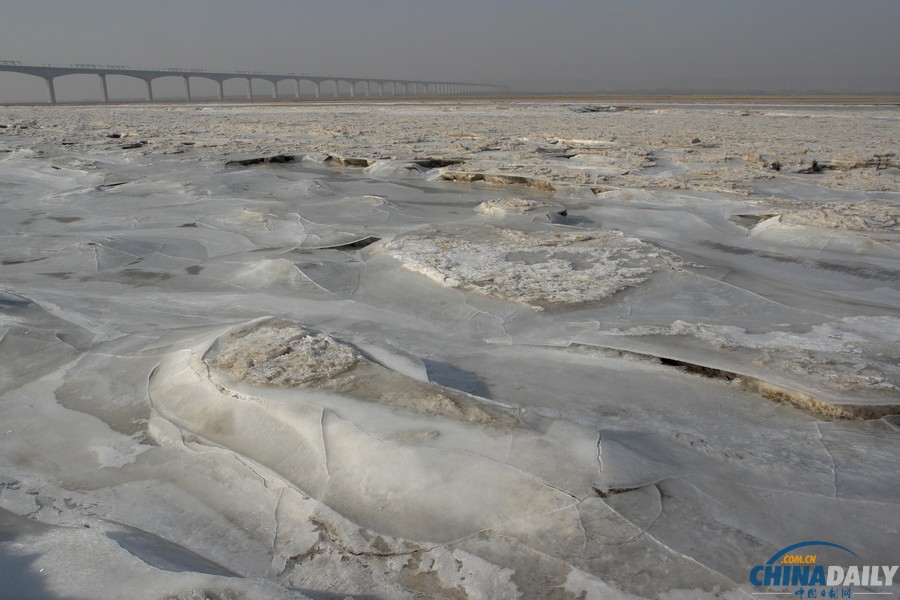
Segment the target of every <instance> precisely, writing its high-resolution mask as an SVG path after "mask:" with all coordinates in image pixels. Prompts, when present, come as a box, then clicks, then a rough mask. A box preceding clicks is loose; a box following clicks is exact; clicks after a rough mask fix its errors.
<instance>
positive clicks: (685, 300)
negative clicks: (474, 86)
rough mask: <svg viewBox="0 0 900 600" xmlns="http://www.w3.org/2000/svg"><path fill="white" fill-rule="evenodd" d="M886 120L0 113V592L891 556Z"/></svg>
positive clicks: (350, 108)
mask: <svg viewBox="0 0 900 600" xmlns="http://www.w3.org/2000/svg"><path fill="white" fill-rule="evenodd" d="M898 140H900V111H898V110H897V109H896V108H866V107H772V106H755V107H754V106H750V107H733V106H703V107H699V106H680V107H679V106H650V105H638V106H631V107H619V109H618V110H615V109H612V108H609V107H598V106H589V105H584V104H561V103H545V104H541V103H534V104H528V103H468V104H466V103H461V104H439V103H433V104H377V105H366V104H342V105H325V104H322V105H316V104H308V105H271V106H262V105H253V106H240V105H231V106H228V105H209V106H204V105H190V106H155V107H138V106H131V107H102V108H100V107H93V108H92V107H82V108H79V107H55V108H38V107H33V108H29V107H20V108H16V107H7V108H2V109H0V263H2V264H0V575H2V577H0V581H2V583H0V586H2V587H0V596H2V597H4V598H5V597H10V598H167V599H168V598H171V599H185V600H187V599H194V598H213V599H222V600H225V599H228V600H231V599H238V598H321V599H328V600H330V599H338V598H344V597H351V598H385V599H393V598H398V599H399V598H454V599H459V598H473V599H474V598H489V599H494V598H519V597H523V598H559V599H564V598H572V599H578V598H584V599H587V600H589V599H594V598H598V599H599V598H603V599H606V598H610V599H618V598H622V599H637V598H649V599H656V598H666V599H676V600H678V599H683V600H693V599H698V600H702V599H705V598H735V599H736V598H750V597H752V596H751V594H753V593H755V592H784V593H786V594H790V595H793V593H794V591H795V590H797V589H798V586H778V585H772V586H767V587H759V586H754V585H752V582H751V579H750V572H751V569H752V568H753V567H754V566H756V565H762V564H764V562H765V561H766V560H767V559H768V558H769V557H770V556H772V555H774V554H776V553H777V552H778V551H779V550H780V549H782V548H784V547H787V546H790V545H792V544H795V543H799V542H803V541H808V540H816V541H829V542H831V543H835V544H839V545H841V546H843V547H846V548H848V549H850V550H852V551H854V552H855V553H856V555H857V556H858V560H857V562H856V563H854V564H862V565H897V564H898V560H900V553H898V549H900V546H898V541H897V540H898V539H900V537H898V536H900V531H898V527H900V430H898V429H900V420H898V417H896V416H895V415H896V414H897V413H898V412H900V159H898V153H900V145H898ZM259 159H267V160H259ZM821 554H822V556H825V552H824V551H823V552H822V553H821ZM840 559H842V557H841V556H836V557H835V558H834V561H833V562H834V564H838V562H837V561H838V560H840ZM854 560H856V559H854ZM845 563H846V561H845ZM845 566H846V564H845ZM894 579H895V580H896V582H898V583H900V576H896V577H895V578H894ZM869 583H870V584H872V585H869V586H865V585H863V586H858V587H857V588H856V589H855V590H854V591H855V592H863V591H869V592H890V593H891V594H893V595H894V596H896V595H897V594H898V593H900V585H898V584H897V583H895V584H894V585H892V586H888V587H883V586H882V587H879V586H878V585H877V584H876V582H869ZM838 592H840V586H839V589H838ZM880 597H887V596H880ZM891 597H893V596H891Z"/></svg>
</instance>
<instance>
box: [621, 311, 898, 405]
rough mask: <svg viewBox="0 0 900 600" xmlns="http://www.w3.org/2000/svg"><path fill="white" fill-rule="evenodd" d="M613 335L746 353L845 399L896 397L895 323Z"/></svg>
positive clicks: (877, 320) (679, 325)
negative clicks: (695, 342)
mask: <svg viewBox="0 0 900 600" xmlns="http://www.w3.org/2000/svg"><path fill="white" fill-rule="evenodd" d="M610 333H614V334H616V335H662V336H678V335H683V336H692V337H695V338H697V339H699V340H702V341H704V342H706V343H707V344H709V345H710V346H712V347H714V348H716V349H717V350H725V351H742V352H749V353H750V354H751V356H752V362H753V364H754V365H756V366H758V367H763V368H765V369H768V370H772V371H775V372H779V373H781V374H784V375H787V376H789V377H794V378H799V379H800V380H803V381H806V382H810V383H813V384H815V385H816V386H817V387H820V388H823V389H826V390H830V391H832V392H838V393H844V394H853V395H859V394H864V395H868V394H876V395H890V396H895V397H896V396H897V395H900V368H898V364H900V353H898V351H897V347H898V346H897V344H898V343H900V319H896V318H894V317H887V316H883V317H847V318H844V319H841V320H839V321H832V322H827V323H822V324H821V325H815V326H813V327H811V328H810V329H809V330H808V331H806V332H794V331H768V332H759V333H751V332H748V331H747V330H745V329H743V328H740V327H736V326H733V325H715V324H705V323H686V322H684V321H675V322H674V323H672V325H670V326H668V327H659V326H640V327H634V328H630V329H628V330H626V331H620V330H614V331H613V332H610Z"/></svg>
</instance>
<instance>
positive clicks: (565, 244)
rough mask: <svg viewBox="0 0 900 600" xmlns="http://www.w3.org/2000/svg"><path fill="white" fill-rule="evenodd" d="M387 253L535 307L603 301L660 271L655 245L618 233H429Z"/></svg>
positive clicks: (439, 276)
mask: <svg viewBox="0 0 900 600" xmlns="http://www.w3.org/2000/svg"><path fill="white" fill-rule="evenodd" d="M387 251H388V252H389V253H390V254H391V255H392V256H394V257H395V258H397V259H398V260H400V262H401V264H403V266H404V267H406V268H407V269H410V270H411V271H415V272H417V273H421V274H423V275H426V276H428V277H430V278H431V279H434V280H435V281H438V282H440V283H442V284H444V285H447V286H449V287H461V288H464V289H470V290H472V291H475V292H478V293H481V294H485V295H493V296H499V297H502V298H507V299H510V300H515V301H517V302H522V303H524V304H528V305H530V306H531V307H533V308H541V306H542V305H545V304H567V305H568V304H580V303H585V302H596V301H599V300H603V299H604V298H608V297H609V296H612V295H613V294H615V293H616V292H618V291H620V290H623V289H625V288H628V287H632V286H635V285H638V284H640V283H643V282H644V281H646V280H647V278H648V276H649V275H650V274H651V273H653V272H654V271H656V270H657V269H658V268H660V267H661V266H663V265H664V261H663V260H662V259H661V258H660V252H659V250H658V249H657V248H656V247H654V246H652V245H650V244H647V243H645V242H642V241H641V240H639V239H637V238H634V237H630V236H627V235H625V234H624V233H622V232H620V231H591V232H578V233H570V232H557V231H543V232H534V233H526V232H523V231H518V230H515V229H499V228H495V227H484V228H468V229H466V230H464V231H459V232H457V231H441V230H437V229H435V230H431V231H429V232H426V233H420V234H411V235H407V236H404V237H401V238H398V239H396V240H394V241H393V242H391V243H390V244H388V246H387Z"/></svg>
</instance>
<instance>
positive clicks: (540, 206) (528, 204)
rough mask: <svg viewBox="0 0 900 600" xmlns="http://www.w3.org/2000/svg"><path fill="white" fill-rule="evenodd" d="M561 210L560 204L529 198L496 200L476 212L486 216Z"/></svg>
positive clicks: (485, 203)
mask: <svg viewBox="0 0 900 600" xmlns="http://www.w3.org/2000/svg"><path fill="white" fill-rule="evenodd" d="M551 209H553V210H561V209H562V207H561V206H559V205H558V204H551V203H550V202H541V201H540V200H528V199H527V198H494V199H492V200H487V201H485V202H482V203H481V204H479V205H478V206H476V207H475V211H476V212H480V213H484V214H486V215H498V216H502V215H507V214H526V213H529V212H532V211H535V210H551Z"/></svg>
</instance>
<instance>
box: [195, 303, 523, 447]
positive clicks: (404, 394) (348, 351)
mask: <svg viewBox="0 0 900 600" xmlns="http://www.w3.org/2000/svg"><path fill="white" fill-rule="evenodd" d="M203 362H204V363H205V364H206V366H207V367H208V368H209V369H211V370H212V371H213V373H211V374H210V375H211V378H212V379H213V380H214V381H216V382H217V383H216V385H217V387H219V390H220V391H224V390H225V389H227V388H228V387H229V386H231V385H232V384H233V383H235V382H244V383H248V384H250V385H252V386H261V387H280V388H318V389H323V390H329V391H332V392H336V393H339V394H343V395H346V396H348V397H351V398H355V399H357V400H363V401H366V402H378V403H381V404H385V405H389V406H393V407H396V408H401V409H406V410H409V411H412V412H415V413H418V414H419V415H427V416H430V417H443V418H450V419H454V420H457V421H461V422H464V423H468V424H471V425H476V426H479V427H484V428H489V429H495V430H496V429H511V428H516V427H518V426H519V423H518V421H517V420H516V419H515V418H513V417H511V416H509V415H507V414H505V413H504V412H502V411H500V410H496V409H495V408H493V407H490V406H486V405H483V404H482V403H481V402H479V401H478V400H477V399H476V398H474V397H471V396H469V395H468V394H465V393H460V392H457V391H455V390H452V389H449V388H445V387H443V386H441V385H438V384H435V383H431V382H423V381H418V380H416V379H413V378H411V377H408V376H406V375H403V374H402V373H398V372H395V371H393V370H392V369H389V368H387V367H385V366H383V365H381V364H379V363H377V362H375V361H374V360H371V359H370V358H369V357H367V356H365V355H364V354H363V353H361V352H360V351H359V350H358V349H357V348H356V347H354V346H352V345H350V344H348V343H346V342H343V341H341V340H338V339H335V338H334V337H331V336H330V335H327V334H324V333H317V332H314V331H311V330H309V329H306V328H305V327H303V326H301V325H300V324H298V323H296V322H293V321H285V320H280V319H268V320H264V321H257V322H254V323H251V324H249V325H247V326H246V327H244V328H238V329H236V330H233V331H232V332H230V333H228V334H225V335H223V336H221V337H219V338H218V339H217V340H216V341H215V342H214V343H213V344H212V346H211V347H210V348H209V349H208V350H207V351H206V353H205V355H204V357H203ZM219 375H224V376H225V378H224V379H222V380H221V383H220V382H218V380H219V379H220V377H219Z"/></svg>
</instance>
